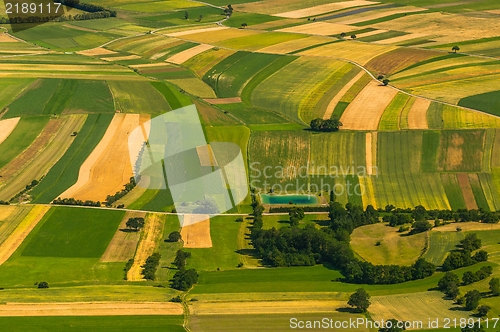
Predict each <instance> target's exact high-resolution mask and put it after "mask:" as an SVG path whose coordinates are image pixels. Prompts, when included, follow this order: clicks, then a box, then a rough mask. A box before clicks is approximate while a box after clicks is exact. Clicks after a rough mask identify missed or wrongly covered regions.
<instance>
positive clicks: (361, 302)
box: [347, 288, 371, 312]
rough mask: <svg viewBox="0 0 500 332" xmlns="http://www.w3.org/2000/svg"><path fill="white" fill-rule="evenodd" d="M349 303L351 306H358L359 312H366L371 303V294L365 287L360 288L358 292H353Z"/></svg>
mask: <svg viewBox="0 0 500 332" xmlns="http://www.w3.org/2000/svg"><path fill="white" fill-rule="evenodd" d="M347 304H348V305H350V306H351V307H356V310H357V311H358V312H366V311H367V310H368V307H369V306H370V304H371V303H370V295H369V294H368V293H367V292H366V291H365V290H364V288H358V289H357V290H356V292H354V293H353V294H351V296H350V297H349V301H348V302H347Z"/></svg>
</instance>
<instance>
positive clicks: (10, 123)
mask: <svg viewBox="0 0 500 332" xmlns="http://www.w3.org/2000/svg"><path fill="white" fill-rule="evenodd" d="M19 120H21V118H12V119H7V120H0V144H2V143H3V141H5V140H6V139H7V137H9V135H10V133H12V131H13V130H14V129H16V126H17V124H18V123H19Z"/></svg>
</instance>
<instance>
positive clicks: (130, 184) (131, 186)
mask: <svg viewBox="0 0 500 332" xmlns="http://www.w3.org/2000/svg"><path fill="white" fill-rule="evenodd" d="M136 185H137V183H136V182H135V178H134V177H133V176H132V177H131V178H130V181H129V182H128V183H127V184H126V185H125V188H124V189H123V190H121V191H118V192H117V193H115V194H114V195H108V196H107V197H106V200H105V201H104V204H105V205H106V206H107V207H110V206H111V205H112V204H113V203H114V202H116V201H117V200H119V199H120V198H122V197H123V196H125V195H126V194H128V193H129V192H130V191H131V190H132V189H134V188H135V186H136Z"/></svg>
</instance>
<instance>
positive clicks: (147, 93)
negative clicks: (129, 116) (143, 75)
mask: <svg viewBox="0 0 500 332" xmlns="http://www.w3.org/2000/svg"><path fill="white" fill-rule="evenodd" d="M108 84H109V87H110V89H111V92H112V94H113V97H114V99H115V105H116V107H117V109H119V110H121V111H122V112H125V113H163V112H165V111H169V110H171V109H172V108H171V107H170V106H169V104H168V103H167V101H166V100H165V98H163V96H162V95H161V94H160V93H159V92H158V91H156V90H155V89H154V88H153V87H152V86H151V84H149V82H130V81H122V82H118V81H113V82H109V83H108ZM137 91H141V94H140V95H138V94H137V93H136V92H137Z"/></svg>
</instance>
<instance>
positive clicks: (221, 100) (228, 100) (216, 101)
mask: <svg viewBox="0 0 500 332" xmlns="http://www.w3.org/2000/svg"><path fill="white" fill-rule="evenodd" d="M203 100H204V101H206V102H207V103H210V104H214V105H220V104H234V103H241V98H240V97H234V98H207V99H203Z"/></svg>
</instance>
